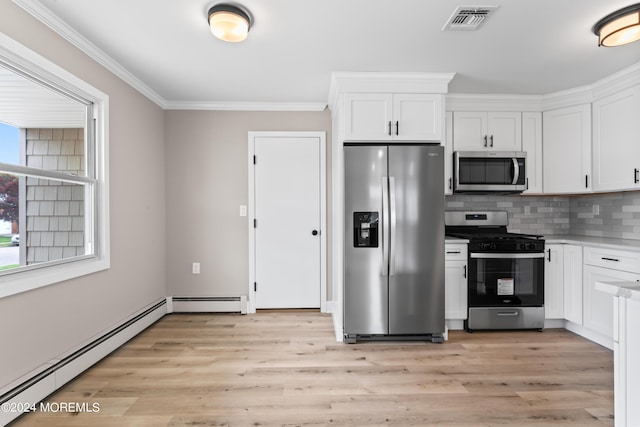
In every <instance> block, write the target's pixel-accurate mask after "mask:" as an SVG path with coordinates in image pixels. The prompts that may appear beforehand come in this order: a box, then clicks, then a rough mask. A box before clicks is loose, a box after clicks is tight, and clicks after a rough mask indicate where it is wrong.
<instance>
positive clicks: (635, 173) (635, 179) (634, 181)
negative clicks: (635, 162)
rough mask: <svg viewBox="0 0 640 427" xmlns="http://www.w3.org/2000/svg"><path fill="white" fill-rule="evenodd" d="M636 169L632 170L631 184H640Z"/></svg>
mask: <svg viewBox="0 0 640 427" xmlns="http://www.w3.org/2000/svg"><path fill="white" fill-rule="evenodd" d="M638 172H639V171H638V168H635V169H634V170H633V183H634V184H637V183H638V182H640V178H638Z"/></svg>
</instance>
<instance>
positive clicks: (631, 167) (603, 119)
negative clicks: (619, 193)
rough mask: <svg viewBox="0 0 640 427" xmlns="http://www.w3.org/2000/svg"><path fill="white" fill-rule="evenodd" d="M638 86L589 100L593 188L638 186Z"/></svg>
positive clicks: (639, 156)
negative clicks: (591, 118)
mask: <svg viewBox="0 0 640 427" xmlns="http://www.w3.org/2000/svg"><path fill="white" fill-rule="evenodd" d="M639 120H640V86H634V87H632V88H629V89H626V90H623V91H621V92H618V93H615V94H613V95H610V96H607V97H605V98H602V99H599V100H597V101H595V102H594V103H593V190H594V191H616V190H635V189H640V132H639V130H638V129H639V128H638V121H639Z"/></svg>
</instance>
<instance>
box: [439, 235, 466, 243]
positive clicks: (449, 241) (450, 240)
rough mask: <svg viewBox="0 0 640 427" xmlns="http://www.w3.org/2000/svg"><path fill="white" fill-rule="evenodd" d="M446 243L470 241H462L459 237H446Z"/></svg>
mask: <svg viewBox="0 0 640 427" xmlns="http://www.w3.org/2000/svg"><path fill="white" fill-rule="evenodd" d="M444 242H445V243H461V244H464V243H469V240H468V239H460V238H458V237H449V236H444Z"/></svg>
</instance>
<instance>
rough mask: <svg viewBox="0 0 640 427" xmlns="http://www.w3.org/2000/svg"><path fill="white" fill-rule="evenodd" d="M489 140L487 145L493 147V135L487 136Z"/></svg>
mask: <svg viewBox="0 0 640 427" xmlns="http://www.w3.org/2000/svg"><path fill="white" fill-rule="evenodd" d="M489 141H491V143H490V144H489V147H491V148H493V135H491V136H490V137H489Z"/></svg>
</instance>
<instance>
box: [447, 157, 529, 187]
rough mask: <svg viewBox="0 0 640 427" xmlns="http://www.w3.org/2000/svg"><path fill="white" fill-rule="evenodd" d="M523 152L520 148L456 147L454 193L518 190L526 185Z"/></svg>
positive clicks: (525, 161)
mask: <svg viewBox="0 0 640 427" xmlns="http://www.w3.org/2000/svg"><path fill="white" fill-rule="evenodd" d="M526 164H527V153H524V152H520V151H456V152H454V153H453V191H454V192H456V193H521V192H523V191H524V190H526V189H527V178H526V176H527V174H526Z"/></svg>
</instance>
